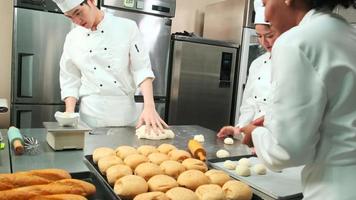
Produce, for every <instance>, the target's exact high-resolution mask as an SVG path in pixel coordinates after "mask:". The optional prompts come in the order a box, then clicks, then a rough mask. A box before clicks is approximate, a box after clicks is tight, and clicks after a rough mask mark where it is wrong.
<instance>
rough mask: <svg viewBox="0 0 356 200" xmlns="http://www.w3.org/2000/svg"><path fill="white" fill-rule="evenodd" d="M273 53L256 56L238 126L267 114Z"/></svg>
mask: <svg viewBox="0 0 356 200" xmlns="http://www.w3.org/2000/svg"><path fill="white" fill-rule="evenodd" d="M270 58H271V53H269V52H266V53H265V54H263V55H261V56H260V57H258V58H256V59H255V60H254V61H253V62H252V63H251V66H250V69H249V75H248V78H247V83H246V87H245V90H244V94H243V97H242V103H241V107H240V117H239V121H238V124H237V125H236V126H239V127H244V126H246V125H247V124H249V123H250V122H251V121H253V120H254V119H257V118H259V117H261V116H264V115H265V113H266V112H265V110H266V106H267V102H268V101H269V93H270V89H271V59H270Z"/></svg>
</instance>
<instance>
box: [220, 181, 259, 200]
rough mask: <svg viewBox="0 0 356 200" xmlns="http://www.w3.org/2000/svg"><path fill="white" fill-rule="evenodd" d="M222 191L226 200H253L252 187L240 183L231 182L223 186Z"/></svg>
mask: <svg viewBox="0 0 356 200" xmlns="http://www.w3.org/2000/svg"><path fill="white" fill-rule="evenodd" d="M222 190H223V192H224V194H225V198H226V200H250V199H252V189H251V188H250V186H248V185H247V184H245V183H243V182H240V181H236V180H230V181H228V182H226V183H225V184H224V185H223V187H222Z"/></svg>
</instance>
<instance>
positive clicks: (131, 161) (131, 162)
mask: <svg viewBox="0 0 356 200" xmlns="http://www.w3.org/2000/svg"><path fill="white" fill-rule="evenodd" d="M144 162H148V158H147V157H146V156H143V155H141V154H131V155H129V156H127V157H126V158H125V160H124V163H125V164H126V165H127V166H129V167H131V169H135V168H136V167H137V165H139V164H141V163H144Z"/></svg>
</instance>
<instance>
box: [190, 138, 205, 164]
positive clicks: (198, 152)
mask: <svg viewBox="0 0 356 200" xmlns="http://www.w3.org/2000/svg"><path fill="white" fill-rule="evenodd" d="M188 149H189V151H190V152H191V153H192V155H193V157H194V158H198V159H199V160H201V161H205V160H206V151H205V149H204V148H203V146H202V145H201V144H200V143H199V142H198V141H196V140H189V142H188Z"/></svg>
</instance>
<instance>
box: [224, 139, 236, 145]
mask: <svg viewBox="0 0 356 200" xmlns="http://www.w3.org/2000/svg"><path fill="white" fill-rule="evenodd" d="M224 143H225V144H228V145H231V144H234V140H233V139H232V138H230V137H227V138H225V139H224Z"/></svg>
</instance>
